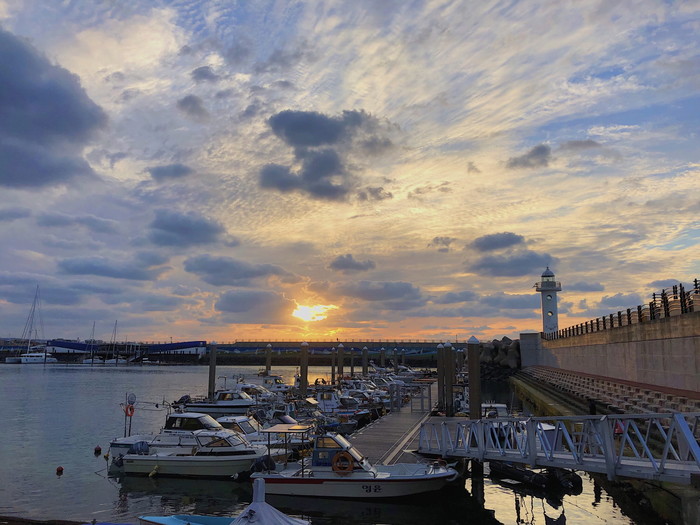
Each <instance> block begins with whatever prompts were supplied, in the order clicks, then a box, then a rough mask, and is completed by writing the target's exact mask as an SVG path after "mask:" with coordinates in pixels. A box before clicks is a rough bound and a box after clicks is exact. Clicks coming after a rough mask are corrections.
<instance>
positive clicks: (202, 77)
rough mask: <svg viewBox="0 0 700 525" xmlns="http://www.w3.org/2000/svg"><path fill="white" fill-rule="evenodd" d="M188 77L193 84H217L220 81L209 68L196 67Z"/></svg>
mask: <svg viewBox="0 0 700 525" xmlns="http://www.w3.org/2000/svg"><path fill="white" fill-rule="evenodd" d="M190 75H191V76H192V80H194V81H195V82H218V81H219V79H220V77H219V75H217V74H216V73H214V70H213V69H212V68H211V67H210V66H202V67H198V68H197V69H194V70H193V71H192V73H190Z"/></svg>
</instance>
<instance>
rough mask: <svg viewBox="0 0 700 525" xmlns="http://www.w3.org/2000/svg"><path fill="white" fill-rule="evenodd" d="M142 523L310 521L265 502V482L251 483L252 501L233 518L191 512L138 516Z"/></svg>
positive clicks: (289, 524) (303, 524) (292, 524)
mask: <svg viewBox="0 0 700 525" xmlns="http://www.w3.org/2000/svg"><path fill="white" fill-rule="evenodd" d="M139 521H140V523H141V524H142V525H243V524H249V523H260V524H267V525H309V524H310V522H309V521H307V520H303V519H300V518H293V517H291V516H287V515H286V514H284V513H283V512H280V511H279V510H277V509H276V508H275V507H273V506H272V505H269V504H268V503H266V502H265V482H264V481H263V480H262V479H258V480H255V483H253V501H252V503H251V504H250V505H248V506H247V507H246V508H245V509H244V510H243V512H241V513H240V514H239V516H238V517H237V518H235V519H233V520H232V519H231V518H230V517H229V516H198V515H193V514H187V515H183V514H181V515H177V514H176V515H174V516H139Z"/></svg>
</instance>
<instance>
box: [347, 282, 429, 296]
mask: <svg viewBox="0 0 700 525" xmlns="http://www.w3.org/2000/svg"><path fill="white" fill-rule="evenodd" d="M333 292H334V293H339V294H341V295H344V296H347V297H354V298H356V299H362V300H363V301H394V300H398V299H405V300H413V299H416V298H421V293H420V290H419V289H418V288H416V287H415V286H413V285H412V284H411V283H406V282H386V281H359V282H357V283H341V284H339V285H337V286H335V287H334V288H333Z"/></svg>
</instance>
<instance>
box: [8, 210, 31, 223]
mask: <svg viewBox="0 0 700 525" xmlns="http://www.w3.org/2000/svg"><path fill="white" fill-rule="evenodd" d="M31 214H32V213H31V211H30V210H29V208H3V209H0V222H12V221H15V220H17V219H24V218H26V217H29V216H31Z"/></svg>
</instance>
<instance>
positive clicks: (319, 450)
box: [311, 432, 376, 472]
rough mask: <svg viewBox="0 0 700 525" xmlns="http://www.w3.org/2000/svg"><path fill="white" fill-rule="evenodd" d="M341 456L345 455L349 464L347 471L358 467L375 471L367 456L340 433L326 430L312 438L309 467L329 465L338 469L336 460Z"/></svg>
mask: <svg viewBox="0 0 700 525" xmlns="http://www.w3.org/2000/svg"><path fill="white" fill-rule="evenodd" d="M348 455H349V456H348ZM341 456H343V457H347V461H348V462H349V465H348V466H347V467H346V470H348V471H349V470H352V469H354V468H360V469H363V470H367V471H369V472H372V471H375V469H374V467H373V466H372V465H371V464H370V462H369V461H368V460H367V458H365V457H364V456H363V455H362V454H361V453H360V451H359V450H357V449H356V448H355V447H354V446H353V445H352V444H351V443H350V442H349V441H348V440H347V439H345V438H344V437H343V436H341V435H340V434H336V433H334V432H328V433H326V434H324V435H322V436H316V438H314V447H313V454H312V456H311V468H314V467H330V468H331V469H333V470H338V469H337V465H338V460H339V458H340V457H341ZM375 472H376V471H375Z"/></svg>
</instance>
